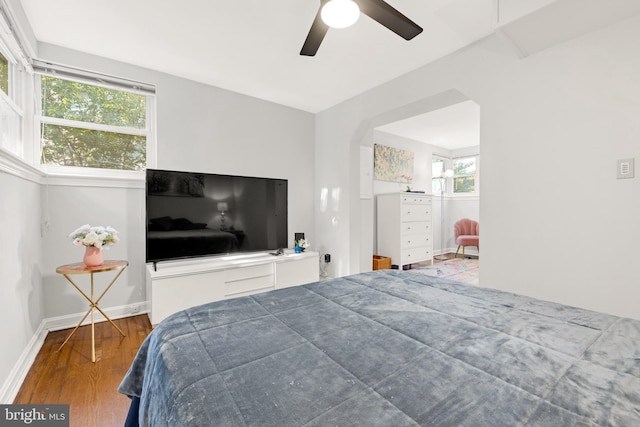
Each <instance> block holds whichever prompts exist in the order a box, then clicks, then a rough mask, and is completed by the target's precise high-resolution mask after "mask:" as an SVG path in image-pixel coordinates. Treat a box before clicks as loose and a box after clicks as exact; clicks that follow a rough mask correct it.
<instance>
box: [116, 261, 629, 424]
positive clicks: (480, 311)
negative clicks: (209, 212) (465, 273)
mask: <svg viewBox="0 0 640 427" xmlns="http://www.w3.org/2000/svg"><path fill="white" fill-rule="evenodd" d="M119 391H120V392H121V393H124V394H126V395H129V396H137V397H140V409H139V421H140V425H143V426H172V427H176V426H415V425H423V426H474V427H477V426H598V425H599V426H638V425H640V322H639V321H636V320H630V319H624V318H618V317H615V316H610V315H605V314H601V313H596V312H592V311H587V310H582V309H577V308H573V307H568V306H564V305H559V304H554V303H549V302H544V301H540V300H536V299H532V298H528V297H524V296H520V295H515V294H510V293H505V292H500V291H496V290H491V289H486V288H480V287H472V286H466V285H462V284H460V283H456V282H451V281H448V280H446V279H438V278H434V277H429V276H425V275H421V274H415V273H411V272H407V271H398V270H380V271H374V272H369V273H363V274H358V275H354V276H349V277H343V278H338V279H333V280H326V281H322V282H318V283H312V284H308V285H305V286H298V287H292V288H287V289H282V290H276V291H272V292H268V293H263V294H257V295H253V296H248V297H242V298H237V299H232V300H225V301H220V302H216V303H211V304H206V305H202V306H198V307H194V308H190V309H188V310H185V311H182V312H179V313H177V314H175V315H173V316H171V317H169V318H167V319H166V320H165V321H163V322H162V323H160V324H159V325H158V326H157V327H156V328H155V329H154V331H153V332H152V333H151V334H150V335H149V337H148V338H147V339H146V340H145V342H144V343H143V345H142V346H141V348H140V351H139V353H138V355H137V357H136V359H135V360H134V362H133V364H132V366H131V368H130V370H129V372H128V373H127V375H126V377H125V378H124V380H123V381H122V384H121V385H120V387H119Z"/></svg>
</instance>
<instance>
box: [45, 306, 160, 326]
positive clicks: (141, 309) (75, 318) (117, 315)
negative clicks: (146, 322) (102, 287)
mask: <svg viewBox="0 0 640 427" xmlns="http://www.w3.org/2000/svg"><path fill="white" fill-rule="evenodd" d="M102 311H104V312H105V314H106V315H107V316H109V317H110V318H111V319H122V318H123V317H130V316H137V315H139V314H144V313H148V309H147V303H146V301H144V302H138V303H135V304H128V305H121V306H117V307H109V308H102ZM85 313H86V312H82V313H75V314H68V315H65V316H58V317H50V318H48V319H45V320H44V322H45V329H46V330H47V331H59V330H61V329H69V328H75V327H76V325H77V324H78V322H79V321H80V319H82V316H84V315H85ZM106 320H107V319H105V318H104V316H103V315H102V314H101V313H100V312H99V311H96V314H95V322H96V323H100V322H106ZM90 324H91V315H89V316H87V318H86V319H85V320H84V322H82V325H83V326H84V325H90Z"/></svg>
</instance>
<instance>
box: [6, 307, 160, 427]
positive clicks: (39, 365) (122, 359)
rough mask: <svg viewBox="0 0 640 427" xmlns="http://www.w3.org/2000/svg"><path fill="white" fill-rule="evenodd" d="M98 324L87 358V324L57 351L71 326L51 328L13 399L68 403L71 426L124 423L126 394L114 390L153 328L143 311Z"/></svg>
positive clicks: (89, 330) (86, 426) (92, 426)
mask: <svg viewBox="0 0 640 427" xmlns="http://www.w3.org/2000/svg"><path fill="white" fill-rule="evenodd" d="M114 323H115V324H116V325H118V327H119V328H120V329H122V331H123V332H124V333H125V334H126V337H122V336H121V335H120V334H119V333H118V331H116V330H115V328H113V326H111V325H110V324H109V323H108V322H101V323H97V324H96V326H95V333H96V362H95V363H92V362H91V326H90V325H89V326H82V327H80V328H79V329H78V331H77V332H76V333H75V335H74V336H73V337H72V338H71V339H70V340H69V342H67V344H65V346H64V347H63V348H62V350H60V351H58V348H59V347H60V345H61V344H62V343H63V342H64V340H65V339H66V337H67V335H68V334H69V333H70V332H71V329H65V330H61V331H55V332H50V333H49V334H48V335H47V337H46V339H45V342H44V344H43V346H42V348H41V349H40V352H39V353H38V355H37V357H36V360H35V361H34V363H33V365H32V367H31V369H30V370H29V373H28V374H27V378H26V379H25V381H24V383H23V384H22V387H21V388H20V391H19V392H18V395H17V396H16V399H15V400H14V403H18V404H55V403H61V404H69V405H70V408H69V411H70V414H69V418H70V426H71V427H94V426H95V427H104V426H122V425H123V424H124V421H125V419H126V417H127V411H128V410H129V402H130V400H129V398H128V397H126V396H124V395H122V394H120V393H118V390H117V388H118V385H119V384H120V381H122V378H123V377H124V375H125V374H126V372H127V370H128V369H129V366H130V365H131V362H132V361H133V358H134V357H135V355H136V353H137V351H138V348H139V347H140V345H141V344H142V341H143V340H144V338H145V337H146V336H147V335H148V334H149V333H150V332H151V329H152V328H151V324H150V323H149V318H148V317H147V315H146V314H143V315H139V316H133V317H127V318H123V319H117V320H114Z"/></svg>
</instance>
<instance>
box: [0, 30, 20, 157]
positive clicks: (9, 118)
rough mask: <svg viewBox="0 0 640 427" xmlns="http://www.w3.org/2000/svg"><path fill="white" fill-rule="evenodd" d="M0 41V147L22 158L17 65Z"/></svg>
mask: <svg viewBox="0 0 640 427" xmlns="http://www.w3.org/2000/svg"><path fill="white" fill-rule="evenodd" d="M0 28H1V26H0ZM4 49H8V48H6V47H5V46H3V43H2V40H0V147H2V148H4V149H6V150H8V151H10V152H11V153H13V154H15V155H17V156H20V157H22V156H23V155H24V149H23V148H24V147H23V141H22V117H23V111H22V107H21V105H20V104H19V102H20V100H21V94H20V93H17V92H16V90H15V89H16V88H19V84H18V82H17V81H16V78H18V77H19V74H17V73H16V72H15V71H16V69H17V68H18V65H17V64H16V62H15V61H14V60H13V57H12V56H11V54H10V51H9V50H6V51H4Z"/></svg>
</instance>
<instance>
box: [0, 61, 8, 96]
mask: <svg viewBox="0 0 640 427" xmlns="http://www.w3.org/2000/svg"><path fill="white" fill-rule="evenodd" d="M0 89H1V90H2V91H3V92H4V93H5V95H9V60H8V59H7V58H5V57H4V55H3V54H2V53H0Z"/></svg>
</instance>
